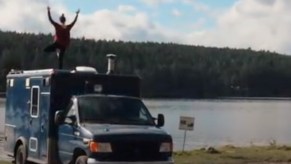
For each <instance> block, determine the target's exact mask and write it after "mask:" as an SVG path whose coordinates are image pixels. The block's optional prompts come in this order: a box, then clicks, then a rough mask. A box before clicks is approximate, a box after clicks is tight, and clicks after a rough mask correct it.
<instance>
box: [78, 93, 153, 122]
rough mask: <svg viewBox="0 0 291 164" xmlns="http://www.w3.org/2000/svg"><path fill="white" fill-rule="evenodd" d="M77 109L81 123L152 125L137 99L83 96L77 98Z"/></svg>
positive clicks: (149, 116) (141, 103)
mask: <svg viewBox="0 0 291 164" xmlns="http://www.w3.org/2000/svg"><path fill="white" fill-rule="evenodd" d="M78 109H79V117H80V122H81V123H101V124H126V125H154V120H153V118H152V116H151V115H150V113H149V112H148V110H147V108H146V107H145V105H144V104H143V102H142V101H141V100H139V99H133V98H124V97H100V96H84V97H79V98H78Z"/></svg>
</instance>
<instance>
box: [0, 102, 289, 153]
mask: <svg viewBox="0 0 291 164" xmlns="http://www.w3.org/2000/svg"><path fill="white" fill-rule="evenodd" d="M144 102H145V104H146V105H147V107H148V108H149V109H150V112H151V113H152V115H153V116H157V114H158V113H163V114H164V115H165V120H166V122H165V126H164V129H165V130H166V131H167V132H169V133H170V134H171V135H172V137H173V141H174V149H175V150H181V149H182V146H183V138H184V131H182V130H179V129H178V127H179V119H180V116H190V117H195V125H194V131H187V133H186V134H187V138H186V145H185V149H187V150H189V149H198V148H201V147H207V146H222V145H227V144H231V145H235V146H249V145H269V144H270V143H272V142H274V141H275V142H276V143H277V144H286V145H291V100H149V99H146V100H144ZM0 111H1V112H0V133H1V132H3V130H4V127H3V125H4V107H3V102H2V103H1V102H0Z"/></svg>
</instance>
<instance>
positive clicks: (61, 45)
mask: <svg viewBox="0 0 291 164" xmlns="http://www.w3.org/2000/svg"><path fill="white" fill-rule="evenodd" d="M47 12H48V18H49V21H50V22H51V24H52V25H53V26H54V27H55V30H56V34H55V36H54V42H53V43H52V44H51V45H49V46H47V47H46V48H45V49H44V51H45V52H55V51H57V54H58V58H59V69H62V68H63V58H64V54H65V51H66V48H67V47H68V46H69V44H70V30H71V29H72V27H73V26H74V25H75V23H76V22H77V19H78V15H79V12H80V10H78V11H76V16H75V19H74V21H73V22H72V23H71V24H68V25H66V24H65V23H66V17H65V15H64V14H62V15H61V17H60V22H61V24H59V23H56V22H55V21H54V20H53V19H52V16H51V12H50V7H47Z"/></svg>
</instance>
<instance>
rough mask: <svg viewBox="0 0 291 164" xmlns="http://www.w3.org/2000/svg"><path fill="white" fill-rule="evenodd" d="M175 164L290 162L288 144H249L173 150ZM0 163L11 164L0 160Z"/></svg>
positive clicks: (290, 151)
mask: <svg viewBox="0 0 291 164" xmlns="http://www.w3.org/2000/svg"><path fill="white" fill-rule="evenodd" d="M174 160H175V164H193V163H195V164H213V163H215V164H245V163H290V162H291V147H290V146H277V145H270V146H250V147H235V146H231V145H227V146H224V147H220V148H217V149H216V148H203V149H200V150H193V151H186V152H175V153H174ZM0 164H11V163H10V162H5V161H0Z"/></svg>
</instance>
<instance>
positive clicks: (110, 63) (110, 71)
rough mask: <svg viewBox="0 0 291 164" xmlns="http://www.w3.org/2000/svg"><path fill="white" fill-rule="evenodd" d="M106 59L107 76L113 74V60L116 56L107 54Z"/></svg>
mask: <svg viewBox="0 0 291 164" xmlns="http://www.w3.org/2000/svg"><path fill="white" fill-rule="evenodd" d="M106 57H107V59H108V68H107V74H113V73H114V72H115V70H114V69H115V58H116V55H114V54H108V55H106Z"/></svg>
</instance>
